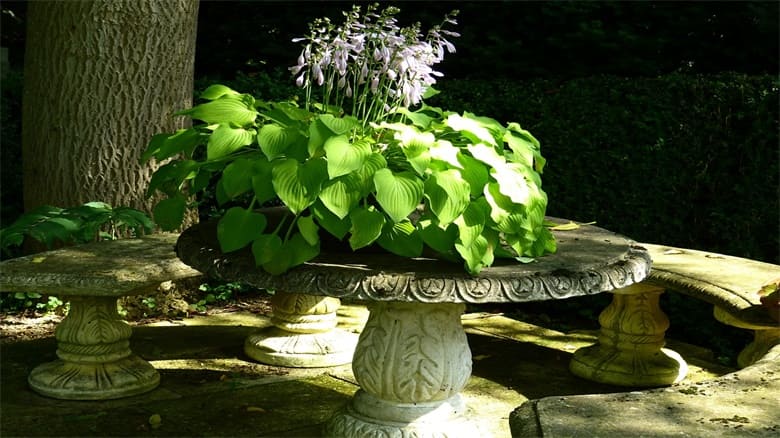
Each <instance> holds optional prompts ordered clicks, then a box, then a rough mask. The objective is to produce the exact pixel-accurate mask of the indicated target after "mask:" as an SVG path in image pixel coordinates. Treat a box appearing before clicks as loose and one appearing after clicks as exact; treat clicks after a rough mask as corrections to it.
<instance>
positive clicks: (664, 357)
mask: <svg viewBox="0 0 780 438" xmlns="http://www.w3.org/2000/svg"><path fill="white" fill-rule="evenodd" d="M642 246H643V247H645V248H647V250H648V252H649V254H650V256H651V258H652V259H653V266H652V270H651V272H650V275H649V276H648V277H647V278H646V279H645V281H643V282H641V283H639V284H636V285H631V286H629V287H626V288H620V289H616V290H613V291H612V293H613V295H614V296H613V301H612V303H611V304H610V305H609V306H608V307H607V308H606V309H605V310H604V311H603V312H602V313H601V315H599V323H600V325H601V329H600V332H599V337H598V343H597V344H595V345H593V346H590V347H586V348H581V349H580V350H577V351H576V352H575V354H574V356H573V358H572V361H571V363H570V369H571V371H572V372H573V373H574V374H576V375H578V376H580V377H583V378H586V379H589V380H593V381H597V382H601V383H608V384H612V385H622V386H633V387H655V386H663V385H669V384H672V383H678V382H680V381H682V380H683V379H684V378H685V375H686V373H687V369H688V368H687V364H686V363H685V361H684V360H683V358H682V357H680V355H679V354H677V353H676V352H674V351H672V350H669V349H666V348H663V347H664V344H665V340H664V334H665V332H666V329H668V328H669V319H668V318H667V317H666V315H665V314H664V313H663V312H662V311H661V309H660V307H659V305H658V302H659V297H660V295H661V294H662V293H663V292H664V291H665V290H667V289H668V290H673V291H675V292H678V293H682V294H686V295H690V296H693V297H695V298H697V299H699V300H702V301H705V302H708V303H710V304H712V305H713V306H714V309H715V310H714V315H715V317H716V319H718V320H719V321H721V322H723V323H725V324H729V325H732V326H734V327H739V328H744V329H751V330H754V331H755V336H754V340H753V342H751V343H750V345H748V346H747V347H746V348H745V349H744V350H743V351H742V352H741V353H740V355H739V358H738V364H739V366H740V367H745V366H748V365H750V364H752V363H753V362H755V361H756V360H758V359H759V358H761V357H762V356H763V355H764V354H766V352H767V351H768V350H769V349H770V348H771V347H772V346H773V345H775V344H777V343H778V342H780V324H778V322H777V321H775V320H773V319H772V318H771V317H770V316H769V313H768V312H767V309H766V308H765V307H764V306H762V305H761V302H760V297H759V295H758V293H757V292H758V291H759V290H760V289H761V287H762V286H763V285H764V284H767V283H769V282H771V281H773V280H777V279H778V278H780V266H778V265H773V264H770V263H762V262H758V261H755V260H748V259H744V258H739V257H732V256H726V255H722V254H716V253H710V252H704V251H696V250H691V249H682V248H674V247H669V246H661V245H651V244H642Z"/></svg>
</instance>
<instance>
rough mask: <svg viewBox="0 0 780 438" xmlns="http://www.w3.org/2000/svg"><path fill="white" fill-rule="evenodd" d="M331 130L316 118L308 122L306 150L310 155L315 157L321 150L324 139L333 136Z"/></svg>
mask: <svg viewBox="0 0 780 438" xmlns="http://www.w3.org/2000/svg"><path fill="white" fill-rule="evenodd" d="M334 135H335V134H333V131H331V130H330V129H328V128H327V127H326V126H325V125H324V124H323V123H322V121H321V120H320V119H319V118H317V119H315V120H313V121H312V122H311V123H310V124H309V140H308V142H307V151H308V152H309V156H310V157H316V156H318V155H319V154H320V153H323V151H322V145H324V144H325V140H327V139H328V138H330V137H333V136H334Z"/></svg>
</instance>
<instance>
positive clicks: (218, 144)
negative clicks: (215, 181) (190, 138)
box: [206, 123, 255, 160]
mask: <svg viewBox="0 0 780 438" xmlns="http://www.w3.org/2000/svg"><path fill="white" fill-rule="evenodd" d="M254 136H255V131H254V130H246V129H242V128H233V127H232V126H230V125H229V124H227V123H222V124H220V125H219V126H218V127H217V129H215V130H214V132H212V133H211V136H209V141H208V144H207V145H206V151H207V152H206V155H207V157H208V159H209V160H216V159H218V158H222V157H224V156H226V155H230V154H231V153H233V152H235V151H237V150H239V149H241V148H242V147H244V146H247V145H249V144H252V141H253V139H254Z"/></svg>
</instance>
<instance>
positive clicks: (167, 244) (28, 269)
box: [0, 233, 200, 400]
mask: <svg viewBox="0 0 780 438" xmlns="http://www.w3.org/2000/svg"><path fill="white" fill-rule="evenodd" d="M177 237H178V235H177V234H172V233H160V234H153V235H148V236H143V237H141V238H137V239H122V240H113V241H103V242H95V243H89V244H85V245H78V246H72V247H67V248H63V249H58V250H54V251H47V252H43V253H38V254H34V255H30V256H25V257H20V258H16V259H11V260H6V261H4V262H2V263H0V291H2V292H38V293H44V294H51V295H57V296H58V297H60V298H62V299H63V300H67V301H69V302H70V310H69V311H68V315H67V316H66V317H65V318H64V319H63V320H62V322H61V323H60V324H59V325H58V326H57V329H56V332H55V336H56V338H57V356H58V357H59V359H58V360H56V361H54V362H49V363H45V364H42V365H39V366H38V367H36V368H35V369H33V370H32V372H31V373H30V375H29V377H28V382H29V384H30V387H31V388H32V389H33V390H35V391H36V392H38V393H39V394H42V395H45V396H49V397H54V398H60V399H69V400H103V399H113V398H120V397H127V396H131V395H136V394H140V393H143V392H146V391H150V390H152V389H154V388H155V387H157V385H158V384H159V382H160V376H159V374H158V372H157V371H156V370H155V369H154V368H153V367H152V366H151V364H149V363H148V362H147V361H145V360H143V359H141V358H140V357H138V356H136V355H135V354H133V353H132V351H131V350H130V346H129V345H130V343H129V339H130V336H131V334H132V330H131V328H130V326H129V325H128V324H127V323H126V322H125V321H123V320H122V319H121V318H120V317H119V315H118V313H117V299H118V298H120V297H123V296H130V295H141V294H147V293H151V292H153V291H155V290H156V288H157V287H158V286H159V285H160V284H161V283H163V282H166V281H173V280H179V279H183V278H188V277H194V276H199V275H200V273H199V272H198V271H196V270H194V269H192V268H190V267H189V266H187V265H185V264H184V263H182V262H181V261H179V259H178V258H177V257H176V254H175V253H174V250H173V248H174V245H175V243H176V239H177Z"/></svg>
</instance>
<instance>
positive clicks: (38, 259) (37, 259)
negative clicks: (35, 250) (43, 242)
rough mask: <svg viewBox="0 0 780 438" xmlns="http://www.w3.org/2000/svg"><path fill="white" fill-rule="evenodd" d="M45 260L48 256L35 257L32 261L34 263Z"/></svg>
mask: <svg viewBox="0 0 780 438" xmlns="http://www.w3.org/2000/svg"><path fill="white" fill-rule="evenodd" d="M44 260H46V257H33V259H32V262H33V263H43V261H44Z"/></svg>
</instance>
